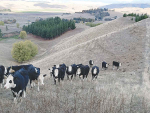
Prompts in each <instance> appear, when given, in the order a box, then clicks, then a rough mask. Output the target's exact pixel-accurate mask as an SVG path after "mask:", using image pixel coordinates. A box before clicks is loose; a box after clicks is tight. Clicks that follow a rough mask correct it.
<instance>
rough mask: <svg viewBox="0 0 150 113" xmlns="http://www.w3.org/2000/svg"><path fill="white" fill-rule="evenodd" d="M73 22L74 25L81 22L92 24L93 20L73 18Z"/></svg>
mask: <svg viewBox="0 0 150 113" xmlns="http://www.w3.org/2000/svg"><path fill="white" fill-rule="evenodd" d="M73 20H74V21H75V23H80V22H81V21H82V22H83V23H84V22H94V21H95V20H94V19H91V18H88V19H87V18H73Z"/></svg>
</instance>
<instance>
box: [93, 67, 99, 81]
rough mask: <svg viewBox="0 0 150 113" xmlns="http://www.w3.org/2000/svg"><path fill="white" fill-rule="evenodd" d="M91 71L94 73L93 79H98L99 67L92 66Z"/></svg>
mask: <svg viewBox="0 0 150 113" xmlns="http://www.w3.org/2000/svg"><path fill="white" fill-rule="evenodd" d="M91 73H92V80H93V79H94V78H95V79H97V76H98V74H99V67H97V66H94V67H92V70H91Z"/></svg>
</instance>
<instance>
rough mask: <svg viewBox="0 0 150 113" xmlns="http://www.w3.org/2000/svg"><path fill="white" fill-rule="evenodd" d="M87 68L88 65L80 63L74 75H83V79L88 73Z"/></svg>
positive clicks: (88, 68)
mask: <svg viewBox="0 0 150 113" xmlns="http://www.w3.org/2000/svg"><path fill="white" fill-rule="evenodd" d="M89 70H90V67H89V66H88V65H81V66H80V67H78V69H77V72H76V75H79V78H81V76H83V79H84V78H85V77H86V78H87V76H88V74H89Z"/></svg>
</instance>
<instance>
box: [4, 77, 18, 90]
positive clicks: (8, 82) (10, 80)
mask: <svg viewBox="0 0 150 113" xmlns="http://www.w3.org/2000/svg"><path fill="white" fill-rule="evenodd" d="M13 78H14V77H13V76H12V75H9V76H8V78H7V80H6V84H5V86H4V88H6V89H8V88H15V87H16V84H14V80H13Z"/></svg>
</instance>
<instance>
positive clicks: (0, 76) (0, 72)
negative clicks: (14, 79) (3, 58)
mask: <svg viewBox="0 0 150 113" xmlns="http://www.w3.org/2000/svg"><path fill="white" fill-rule="evenodd" d="M6 73H7V69H6V67H4V66H3V65H0V84H1V88H2V84H3V83H4V76H5V75H6Z"/></svg>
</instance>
